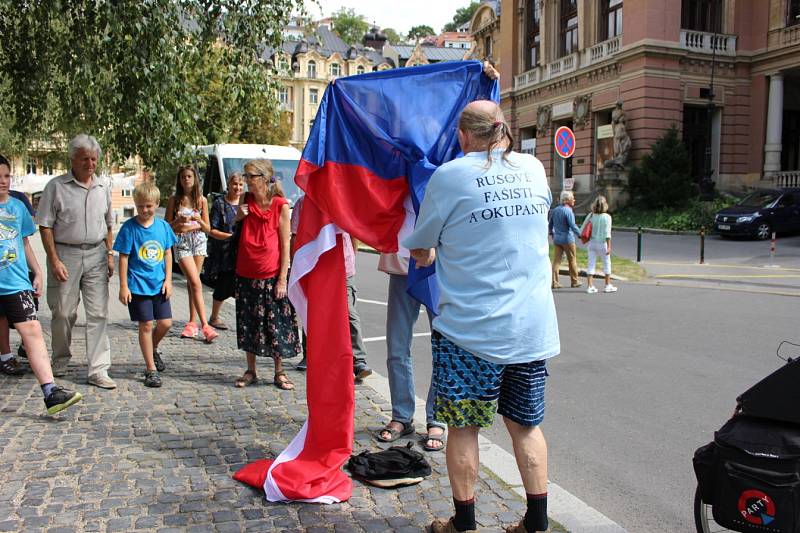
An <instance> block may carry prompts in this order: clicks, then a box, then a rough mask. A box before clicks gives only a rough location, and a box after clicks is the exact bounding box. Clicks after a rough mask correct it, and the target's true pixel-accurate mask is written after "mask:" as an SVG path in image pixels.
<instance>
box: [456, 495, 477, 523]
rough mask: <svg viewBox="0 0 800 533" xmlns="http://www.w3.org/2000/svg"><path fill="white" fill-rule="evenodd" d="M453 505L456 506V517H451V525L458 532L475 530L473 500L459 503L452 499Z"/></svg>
mask: <svg viewBox="0 0 800 533" xmlns="http://www.w3.org/2000/svg"><path fill="white" fill-rule="evenodd" d="M453 503H454V504H455V506H456V515H455V516H454V517H453V525H454V526H456V529H457V530H459V531H467V530H468V529H475V528H476V527H477V526H476V525H475V498H474V497H473V498H470V499H469V500H465V501H463V502H462V501H459V500H456V499H455V498H453Z"/></svg>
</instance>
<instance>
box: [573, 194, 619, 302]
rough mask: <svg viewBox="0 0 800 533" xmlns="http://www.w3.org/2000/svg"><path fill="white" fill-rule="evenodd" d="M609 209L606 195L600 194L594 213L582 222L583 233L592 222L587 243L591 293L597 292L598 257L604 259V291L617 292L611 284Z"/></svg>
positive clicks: (587, 280) (587, 270) (595, 202)
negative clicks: (595, 279) (595, 280)
mask: <svg viewBox="0 0 800 533" xmlns="http://www.w3.org/2000/svg"><path fill="white" fill-rule="evenodd" d="M607 211H608V202H607V201H606V199H605V197H604V196H598V197H597V198H595V200H594V202H592V214H591V215H589V216H588V217H586V219H585V220H584V221H583V224H581V233H583V228H585V227H586V224H588V223H589V222H591V223H592V237H591V239H589V242H588V243H587V253H588V255H589V264H588V265H587V267H586V284H587V285H588V288H587V289H586V292H588V293H589V294H594V293H596V292H597V287H595V286H594V283H593V280H594V267H595V265H596V264H597V258H598V257H599V258H601V259H602V261H603V274H604V275H605V278H606V286H605V288H604V289H603V292H617V288H616V287H615V286H614V285H612V284H611V215H609V214H608V213H607Z"/></svg>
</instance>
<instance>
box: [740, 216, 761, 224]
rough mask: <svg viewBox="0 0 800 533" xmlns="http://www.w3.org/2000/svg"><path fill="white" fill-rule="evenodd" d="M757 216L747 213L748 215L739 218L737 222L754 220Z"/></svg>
mask: <svg viewBox="0 0 800 533" xmlns="http://www.w3.org/2000/svg"><path fill="white" fill-rule="evenodd" d="M755 218H756V216H755V215H746V216H743V217H739V218H737V219H736V222H738V223H739V224H741V223H743V222H752V221H753V220H754V219H755Z"/></svg>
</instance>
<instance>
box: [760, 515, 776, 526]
mask: <svg viewBox="0 0 800 533" xmlns="http://www.w3.org/2000/svg"><path fill="white" fill-rule="evenodd" d="M774 520H775V517H774V516H770V515H768V514H763V513H762V514H761V522H762V523H763V524H764V525H765V526H766V525H767V524H770V523H772V522H773V521H774Z"/></svg>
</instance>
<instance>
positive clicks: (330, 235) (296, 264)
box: [289, 224, 342, 329]
mask: <svg viewBox="0 0 800 533" xmlns="http://www.w3.org/2000/svg"><path fill="white" fill-rule="evenodd" d="M341 232H342V230H340V229H339V228H338V227H336V224H327V225H325V226H323V227H322V228H321V229H320V230H319V234H317V237H316V238H315V239H314V240H313V241H309V242H307V243H306V244H304V245H303V246H302V247H301V248H300V249H299V250H297V251H296V252H295V254H294V259H293V260H292V271H291V273H290V274H289V300H290V301H291V302H292V305H293V306H294V309H295V311H296V312H297V315H298V316H299V317H300V320H301V321H302V323H303V329H305V328H306V322H307V319H308V299H307V298H306V295H305V293H304V292H303V289H302V287H301V286H300V283H299V282H300V279H301V278H302V277H303V276H305V275H306V274H308V273H309V272H311V271H312V270H314V267H315V266H317V262H318V261H319V258H320V256H321V255H322V254H324V253H325V252H327V251H328V250H331V249H332V248H333V247H334V246H336V234H337V233H341Z"/></svg>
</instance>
